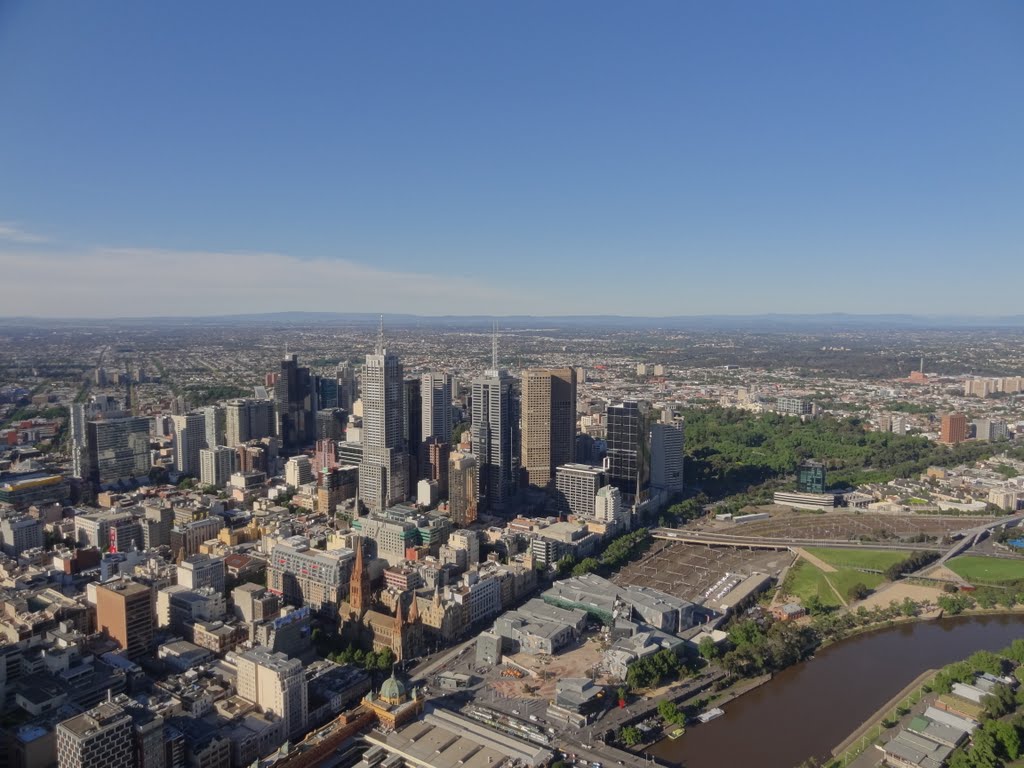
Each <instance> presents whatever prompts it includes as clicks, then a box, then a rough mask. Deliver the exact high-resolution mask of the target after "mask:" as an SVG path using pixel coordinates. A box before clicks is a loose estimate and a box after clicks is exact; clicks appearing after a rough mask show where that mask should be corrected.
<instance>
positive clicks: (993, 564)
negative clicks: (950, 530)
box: [946, 555, 1024, 583]
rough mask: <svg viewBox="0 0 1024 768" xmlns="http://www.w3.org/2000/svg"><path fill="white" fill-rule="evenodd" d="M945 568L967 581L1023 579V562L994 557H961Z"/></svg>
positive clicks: (951, 561) (955, 558) (994, 581)
mask: <svg viewBox="0 0 1024 768" xmlns="http://www.w3.org/2000/svg"><path fill="white" fill-rule="evenodd" d="M946 566H947V567H948V568H949V569H950V570H952V571H954V572H955V573H957V574H958V575H960V576H963V577H964V578H965V579H967V580H968V581H988V582H993V583H998V582H1000V581H1017V580H1019V579H1024V560H1002V559H999V558H995V557H977V556H975V555H963V556H961V557H954V558H953V559H952V560H950V561H949V562H948V563H946Z"/></svg>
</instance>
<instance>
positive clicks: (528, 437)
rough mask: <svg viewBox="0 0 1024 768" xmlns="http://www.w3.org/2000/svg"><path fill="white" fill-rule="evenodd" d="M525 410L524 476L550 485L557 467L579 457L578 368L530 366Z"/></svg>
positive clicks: (536, 483) (525, 381)
mask: <svg viewBox="0 0 1024 768" xmlns="http://www.w3.org/2000/svg"><path fill="white" fill-rule="evenodd" d="M522 409H523V414H522V458H521V461H522V467H523V477H524V479H525V481H526V482H527V483H528V484H529V485H533V486H536V487H537V488H546V487H548V486H549V485H550V484H551V481H552V480H553V479H554V477H555V468H556V467H560V466H561V465H562V464H570V463H572V462H573V461H574V460H575V453H576V369H575V368H529V369H527V370H526V371H525V372H524V373H523V392H522Z"/></svg>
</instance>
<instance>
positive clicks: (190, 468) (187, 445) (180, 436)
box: [171, 413, 206, 477]
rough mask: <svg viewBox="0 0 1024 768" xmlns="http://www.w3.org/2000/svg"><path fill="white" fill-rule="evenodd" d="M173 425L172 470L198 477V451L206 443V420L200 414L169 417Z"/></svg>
mask: <svg viewBox="0 0 1024 768" xmlns="http://www.w3.org/2000/svg"><path fill="white" fill-rule="evenodd" d="M171 423H172V424H173V425H174V468H175V469H176V470H178V471H179V472H181V473H183V474H186V475H191V476H192V477H199V472H200V464H199V451H201V450H202V449H203V446H204V444H205V442H206V419H204V418H203V415H202V414H200V413H187V414H185V415H184V416H171Z"/></svg>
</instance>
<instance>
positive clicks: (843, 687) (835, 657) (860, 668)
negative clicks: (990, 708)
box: [650, 615, 1024, 768]
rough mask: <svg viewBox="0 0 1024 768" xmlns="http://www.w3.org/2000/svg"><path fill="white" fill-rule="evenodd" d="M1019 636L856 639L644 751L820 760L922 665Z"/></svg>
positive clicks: (782, 767) (990, 624)
mask: <svg viewBox="0 0 1024 768" xmlns="http://www.w3.org/2000/svg"><path fill="white" fill-rule="evenodd" d="M1018 637H1024V616H1021V615H1009V616H976V617H959V618H952V619H941V620H938V621H922V622H915V623H912V624H904V625H899V626H895V627H889V628H887V629H880V630H877V631H875V632H870V633H866V634H863V635H858V636H856V637H854V638H851V639H849V640H844V641H842V642H840V643H837V644H835V645H832V646H830V647H828V648H826V649H824V650H822V651H821V652H819V653H818V654H817V655H816V656H815V658H814V659H812V660H810V661H806V662H804V663H802V664H797V665H796V666H793V667H790V668H789V669H786V670H783V671H782V672H780V673H779V674H778V675H776V676H775V677H774V678H773V679H772V680H771V681H770V682H768V683H767V684H765V685H763V686H761V687H760V688H757V689H756V690H754V691H751V692H750V693H747V694H745V695H743V696H741V697H739V698H738V699H736V700H735V701H733V702H731V703H729V704H726V705H725V706H724V707H723V708H724V709H725V716H723V717H720V718H718V719H717V720H713V721H711V722H710V723H707V724H704V725H694V726H693V727H690V728H687V730H686V733H685V734H684V735H683V736H682V737H680V738H679V739H677V740H676V741H669V740H667V739H666V740H664V741H661V742H660V743H658V744H656V745H655V746H654V747H653V748H652V749H651V750H650V752H651V754H652V755H654V756H656V757H658V758H659V759H661V761H662V762H668V763H671V764H675V765H683V766H685V768H722V766H741V765H756V766H758V768H794V767H795V766H796V765H798V764H799V763H801V762H802V761H804V760H806V759H807V758H808V757H811V756H816V757H818V758H822V759H823V758H825V757H828V756H829V753H830V752H831V750H832V749H833V748H834V747H835V746H836V745H838V744H839V743H840V742H841V741H843V739H845V738H846V737H847V736H848V735H849V734H850V733H852V732H853V731H854V730H856V729H857V728H858V727H859V726H860V725H861V724H862V723H863V722H864V721H865V720H867V719H868V718H869V717H871V715H873V714H874V713H875V712H876V711H877V710H878V708H879V707H881V706H883V705H884V704H885V703H886V702H887V701H888V700H889V699H891V698H892V697H893V696H895V695H896V694H897V693H899V692H900V690H901V689H903V688H904V687H905V686H907V685H908V684H909V683H910V682H911V681H912V680H913V679H914V678H916V677H917V676H918V675H920V674H921V673H922V672H924V671H925V670H927V669H936V668H938V667H941V666H943V665H945V664H948V663H950V662H952V661H957V660H958V659H962V658H964V657H966V656H969V655H971V654H972V653H973V652H974V651H977V650H989V651H995V650H999V649H1000V648H1005V647H1006V646H1007V645H1009V644H1010V641H1011V640H1014V639H1016V638H1018Z"/></svg>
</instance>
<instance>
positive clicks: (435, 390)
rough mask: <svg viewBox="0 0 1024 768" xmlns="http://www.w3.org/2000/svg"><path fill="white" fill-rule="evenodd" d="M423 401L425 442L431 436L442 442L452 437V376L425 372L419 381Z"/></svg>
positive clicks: (423, 434) (423, 435) (423, 433)
mask: <svg viewBox="0 0 1024 768" xmlns="http://www.w3.org/2000/svg"><path fill="white" fill-rule="evenodd" d="M420 397H421V398H422V403H423V432H422V438H423V441H424V442H426V441H427V440H429V439H430V438H432V437H437V438H440V439H441V440H442V441H444V442H446V443H447V442H448V441H450V440H451V439H452V377H451V376H449V375H448V374H447V373H427V374H424V376H423V378H422V380H421V381H420Z"/></svg>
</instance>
